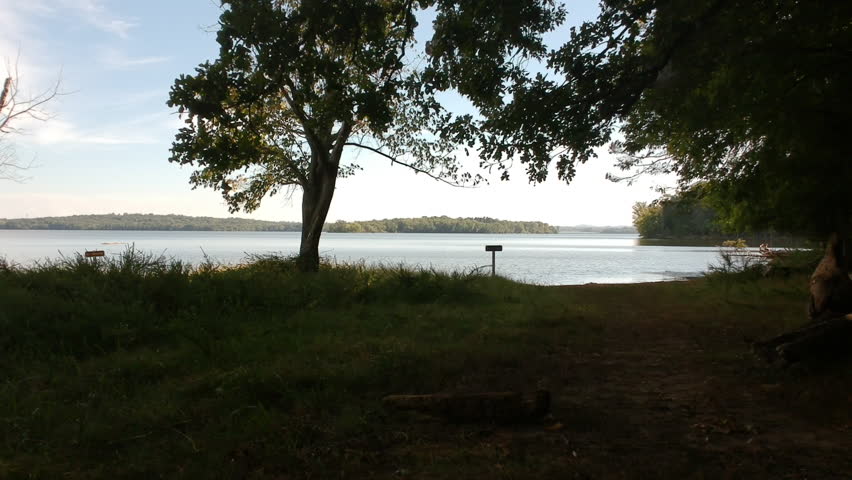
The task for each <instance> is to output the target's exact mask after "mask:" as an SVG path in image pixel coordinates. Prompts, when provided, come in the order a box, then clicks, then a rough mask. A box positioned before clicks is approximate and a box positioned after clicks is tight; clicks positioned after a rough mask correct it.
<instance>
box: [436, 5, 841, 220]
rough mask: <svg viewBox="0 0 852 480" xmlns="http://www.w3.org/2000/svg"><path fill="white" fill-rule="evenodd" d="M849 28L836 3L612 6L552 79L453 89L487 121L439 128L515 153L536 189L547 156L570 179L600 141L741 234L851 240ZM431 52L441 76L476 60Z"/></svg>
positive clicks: (585, 31)
mask: <svg viewBox="0 0 852 480" xmlns="http://www.w3.org/2000/svg"><path fill="white" fill-rule="evenodd" d="M481 3H483V4H484V3H487V2H484V1H483V2H481ZM525 3H526V4H537V3H538V2H536V1H535V0H526V2H525ZM850 19H852V3H851V2H837V1H834V0H814V1H808V2H802V1H797V0H606V1H603V2H601V12H600V15H599V16H598V18H597V19H596V20H595V21H592V22H587V23H584V24H583V25H582V26H580V27H578V28H575V29H572V30H571V35H570V39H569V40H568V42H567V43H565V44H564V45H562V46H561V47H560V48H558V49H556V50H554V51H552V52H549V53H548V55H547V56H546V61H547V67H548V69H547V73H546V74H538V75H534V76H522V75H514V74H512V72H508V73H507V74H504V75H502V77H500V78H491V79H490V83H488V84H487V85H485V86H479V87H478V88H475V89H473V88H471V89H467V90H463V92H464V93H465V94H467V95H468V96H470V97H471V98H473V99H475V100H476V101H475V103H476V104H477V105H478V106H479V107H480V112H481V113H482V114H483V116H484V118H483V119H482V120H481V121H479V122H478V124H477V125H476V128H475V129H465V128H464V125H465V122H466V121H467V120H468V119H456V123H454V124H450V125H449V126H448V127H447V129H446V132H447V134H448V135H454V136H455V138H466V139H469V140H470V141H472V142H476V143H477V144H479V145H480V153H481V154H482V155H483V156H485V157H488V158H492V159H501V158H507V157H510V156H514V155H518V156H519V157H520V159H521V161H522V162H524V163H526V165H527V169H528V173H529V175H530V178H531V179H533V180H543V179H545V178H546V177H547V169H548V167H549V166H550V164H551V163H552V162H553V161H555V165H556V170H557V172H558V175H559V177H560V178H561V179H563V180H565V181H571V179H572V178H573V176H574V172H575V166H576V164H577V163H582V162H585V161H586V160H588V159H589V158H591V157H593V156H594V155H595V149H597V148H599V147H602V146H604V145H608V144H609V145H610V146H611V148H612V149H613V150H614V151H615V152H617V153H619V154H620V160H619V166H620V167H621V168H622V169H623V170H624V171H625V173H624V174H623V175H621V178H627V179H630V178H633V177H634V175H636V174H637V173H647V172H670V173H676V174H677V175H678V177H679V179H680V182H681V186H682V187H683V188H689V187H690V186H691V185H693V184H694V183H695V182H698V181H702V182H704V183H705V184H706V186H707V187H706V191H707V192H709V194H710V195H712V196H714V197H715V198H716V200H717V202H716V203H717V208H719V210H720V213H721V214H722V215H724V216H725V217H726V218H727V219H728V220H729V221H730V223H732V224H736V225H738V226H740V227H746V226H749V227H755V228H762V227H772V228H776V229H779V230H783V231H797V232H805V233H814V234H823V233H826V232H830V231H847V232H848V231H849V227H850V224H852V222H850V220H852V200H851V199H852V196H850V195H849V194H848V192H847V186H848V185H849V184H850V181H852V163H850V162H849V161H848V153H847V152H846V145H845V141H844V136H843V133H844V132H849V131H850V130H852V120H850V116H849V115H848V112H849V110H850V107H852V93H850V89H849V88H848V86H849V85H852V22H850ZM474 28H475V27H473V26H472V27H471V30H470V31H469V32H468V34H469V35H470V36H472V37H474V38H478V39H482V40H481V41H482V42H485V43H488V42H490V41H491V40H490V38H491V37H490V36H489V35H475V34H474V32H473V29H474ZM445 52H449V53H445ZM435 55H436V56H437V57H438V58H437V60H435V61H434V62H433V63H432V66H433V68H436V69H439V70H442V71H449V72H464V71H465V66H466V65H472V66H476V65H477V64H478V62H479V61H480V60H479V59H478V58H477V56H476V53H475V51H473V50H470V49H457V50H452V51H450V50H446V49H444V50H440V51H438V52H437V53H435ZM445 57H447V58H445ZM450 57H452V58H450ZM445 61H446V62H449V64H450V65H451V67H452V68H446V67H444V65H443V63H442V62H445ZM456 65H462V66H461V67H458V66H456ZM469 68H473V67H469ZM462 76H463V75H462ZM484 81H486V82H488V81H489V80H488V79H486V80H484ZM495 88H497V89H498V90H496V91H497V92H498V93H500V94H504V95H503V96H500V95H496V96H495V95H494V93H495ZM501 88H502V89H501Z"/></svg>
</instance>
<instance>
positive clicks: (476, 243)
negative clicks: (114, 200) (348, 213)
mask: <svg viewBox="0 0 852 480" xmlns="http://www.w3.org/2000/svg"><path fill="white" fill-rule="evenodd" d="M489 244H497V245H503V251H502V252H498V253H497V273H498V274H499V275H503V276H506V277H510V278H513V279H515V280H520V281H523V282H527V283H535V284H542V285H571V284H584V283H592V282H594V283H638V282H655V281H661V280H674V279H682V278H686V277H692V276H698V275H701V274H702V273H703V272H705V271H706V270H707V266H708V265H709V264H711V263H716V261H717V258H718V252H719V249H718V248H717V247H712V246H664V245H640V241H639V238H638V236H637V235H635V234H594V233H562V234H556V235H489V234H460V233H453V234H415V233H403V234H381V233H375V234H359V233H325V234H323V238H322V241H321V243H320V253H321V255H323V256H326V257H330V258H333V259H336V260H337V261H338V262H360V261H364V262H366V263H368V264H383V265H399V264H405V265H409V266H420V267H431V268H435V269H437V270H443V271H451V270H457V271H470V270H472V269H474V268H477V267H481V266H485V265H488V268H487V269H483V270H486V271H490V265H491V254H490V253H488V252H486V251H485V245H489ZM128 245H135V247H136V248H137V249H138V250H143V251H147V252H153V253H156V254H163V255H165V256H167V257H174V258H179V259H182V260H186V261H189V262H193V263H198V262H200V261H201V260H203V258H204V254H205V253H206V254H207V255H209V256H210V257H211V258H213V259H214V260H216V261H218V262H221V263H230V264H233V263H239V262H240V261H242V260H243V259H244V257H245V255H246V254H247V253H258V254H263V253H281V254H285V255H289V254H294V253H295V252H296V251H297V250H298V247H299V234H298V233H290V232H153V231H119V230H109V231H89V230H0V257H6V259H7V260H10V261H13V262H17V263H21V264H24V265H27V264H31V263H32V262H33V261H37V260H41V259H45V258H58V257H59V256H60V255H65V256H71V255H73V254H74V253H76V252H80V253H82V252H84V251H85V250H105V251H106V254H107V255H117V254H119V253H121V252H122V251H123V250H125V249H126V248H127V246H128Z"/></svg>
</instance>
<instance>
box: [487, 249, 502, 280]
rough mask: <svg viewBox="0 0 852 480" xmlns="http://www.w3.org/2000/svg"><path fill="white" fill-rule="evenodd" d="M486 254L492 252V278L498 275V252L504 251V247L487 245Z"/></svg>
mask: <svg viewBox="0 0 852 480" xmlns="http://www.w3.org/2000/svg"><path fill="white" fill-rule="evenodd" d="M485 251H486V252H491V276H492V277H493V276H495V275H497V252H502V251H503V245H486V246H485Z"/></svg>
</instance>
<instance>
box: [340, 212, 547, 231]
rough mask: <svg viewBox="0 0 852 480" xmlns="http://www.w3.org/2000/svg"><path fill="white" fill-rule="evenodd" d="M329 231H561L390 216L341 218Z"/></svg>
mask: <svg viewBox="0 0 852 480" xmlns="http://www.w3.org/2000/svg"><path fill="white" fill-rule="evenodd" d="M326 231H328V232H334V233H558V230H557V228H556V227H552V226H550V225H548V224H546V223H544V222H515V221H510V220H497V219H495V218H488V217H476V218H450V217H446V216H442V217H420V218H389V219H385V220H369V221H363V222H345V221H342V220H341V221H337V222H335V223H331V224H328V225H327V226H326Z"/></svg>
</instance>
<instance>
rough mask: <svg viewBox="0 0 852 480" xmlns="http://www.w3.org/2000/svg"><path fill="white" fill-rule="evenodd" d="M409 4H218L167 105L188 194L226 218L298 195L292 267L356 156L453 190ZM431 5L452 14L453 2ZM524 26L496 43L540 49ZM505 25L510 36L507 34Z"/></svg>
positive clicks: (308, 252)
mask: <svg viewBox="0 0 852 480" xmlns="http://www.w3.org/2000/svg"><path fill="white" fill-rule="evenodd" d="M435 3H436V2H431V1H414V0H312V1H296V0H239V1H237V0H225V1H223V2H222V5H223V7H224V10H223V13H222V15H221V17H220V20H219V32H218V35H217V41H218V43H219V46H220V49H219V58H218V59H216V60H215V61H213V62H207V63H204V64H201V65H200V66H199V67H198V68H197V69H196V72H195V74H193V75H183V76H181V77H180V78H178V79H177V80H176V81H175V84H174V86H173V88H172V90H171V94H170V99H169V105H170V106H172V107H177V108H178V111H179V112H180V113H181V114H182V116H183V118H185V122H186V125H185V126H184V127H183V128H181V130H180V132H179V133H178V135H177V137H176V139H175V142H174V144H173V147H172V157H171V161H174V162H178V163H181V164H192V165H196V166H198V167H199V168H198V169H197V170H196V171H194V173H193V174H192V176H191V182H192V183H193V184H194V185H195V186H205V187H212V188H214V189H217V190H219V191H221V193H222V194H223V196H224V198H225V199H226V200H227V202H228V204H229V206H230V208H231V210H232V211H236V210H239V209H244V210H246V211H251V210H253V209H255V208H257V207H258V206H259V205H260V202H261V200H262V199H263V198H264V197H265V196H266V195H269V194H275V193H278V192H279V191H280V190H281V189H283V188H291V187H295V188H301V190H302V192H303V197H302V223H303V227H302V239H301V246H300V249H299V263H300V265H301V267H302V268H303V269H304V270H316V269H317V268H318V265H319V240H320V234H321V232H322V227H323V224H324V222H325V220H326V215H327V214H328V210H329V206H330V205H331V200H332V197H333V195H334V189H335V184H336V180H337V178H338V177H340V176H345V175H347V174H351V173H353V172H355V171H356V170H357V169H358V168H359V167H358V166H357V165H355V164H353V163H351V162H344V157H345V154H346V152H349V151H353V150H354V149H366V150H370V151H372V152H373V153H376V154H379V155H382V156H384V157H385V158H387V159H389V160H390V161H392V162H395V163H398V164H402V165H405V166H407V167H410V168H411V169H413V170H415V171H416V172H420V173H425V174H427V175H429V176H431V177H433V178H435V179H438V180H442V181H445V182H449V183H454V184H459V183H466V182H476V181H477V180H478V179H479V178H480V177H479V175H471V174H469V173H466V172H463V171H462V170H461V169H460V164H459V162H458V161H457V160H456V157H455V151H456V148H457V147H458V145H457V144H456V143H455V142H453V141H452V140H451V139H450V138H449V137H447V136H441V135H436V134H435V132H436V131H437V127H438V125H440V121H441V120H442V119H444V118H445V117H446V116H447V115H448V114H447V113H446V112H445V111H444V110H443V108H442V106H441V105H440V104H439V103H438V102H437V101H436V100H435V98H434V96H433V93H434V92H435V90H434V89H426V88H423V87H424V83H423V82H422V77H421V72H418V71H417V70H415V69H413V68H411V67H410V66H407V65H406V62H407V61H409V60H411V59H412V58H415V55H416V53H412V52H411V49H412V47H413V46H414V45H416V42H415V39H414V29H415V27H416V25H417V22H416V16H415V13H416V12H417V10H418V9H420V8H426V7H429V6H433V5H434V4H435ZM438 3H439V5H438V6H439V8H443V9H452V8H454V7H453V4H446V5H443V4H440V2H438ZM543 27H544V28H541V29H538V30H532V29H529V28H528V27H527V26H525V25H518V26H517V28H523V31H520V32H518V34H517V35H515V36H514V38H513V39H511V40H510V41H509V42H508V43H509V44H517V45H518V47H517V49H518V50H519V51H521V52H527V51H529V50H536V51H541V50H542V49H543V47H542V44H541V39H540V38H539V36H538V32H539V31H540V30H546V29H548V28H550V27H551V25H543ZM514 28H515V27H512V28H510V30H512V29H514Z"/></svg>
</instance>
